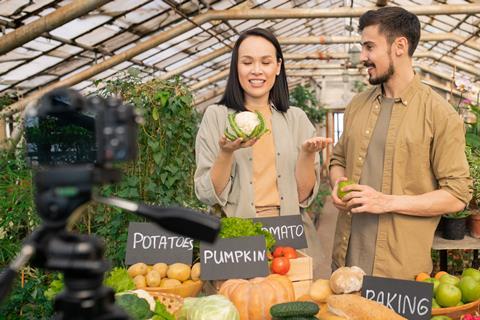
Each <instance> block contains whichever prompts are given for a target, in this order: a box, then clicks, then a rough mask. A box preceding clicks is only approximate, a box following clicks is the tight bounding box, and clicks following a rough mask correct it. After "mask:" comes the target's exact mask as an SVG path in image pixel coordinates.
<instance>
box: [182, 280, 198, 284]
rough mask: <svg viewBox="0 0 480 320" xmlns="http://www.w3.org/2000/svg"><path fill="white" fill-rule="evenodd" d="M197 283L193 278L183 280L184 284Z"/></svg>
mask: <svg viewBox="0 0 480 320" xmlns="http://www.w3.org/2000/svg"><path fill="white" fill-rule="evenodd" d="M193 283H195V281H193V280H191V279H188V280H185V281H183V282H182V284H186V285H189V284H193Z"/></svg>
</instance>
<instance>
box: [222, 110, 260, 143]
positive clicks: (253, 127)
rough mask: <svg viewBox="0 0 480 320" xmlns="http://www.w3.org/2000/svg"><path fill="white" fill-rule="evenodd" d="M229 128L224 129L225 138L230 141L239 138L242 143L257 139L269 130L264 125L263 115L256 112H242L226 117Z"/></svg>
mask: <svg viewBox="0 0 480 320" xmlns="http://www.w3.org/2000/svg"><path fill="white" fill-rule="evenodd" d="M228 123H229V125H230V129H231V130H232V131H230V130H229V128H226V129H225V137H227V139H229V140H231V141H235V140H236V139H238V138H241V139H242V140H243V141H247V140H250V139H258V138H260V137H261V136H262V135H264V134H265V133H267V132H268V131H269V130H268V129H267V127H266V125H265V119H264V118H263V115H262V114H261V113H260V112H258V111H255V112H250V111H244V112H240V113H237V114H234V113H230V114H229V115H228Z"/></svg>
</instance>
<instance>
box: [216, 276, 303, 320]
mask: <svg viewBox="0 0 480 320" xmlns="http://www.w3.org/2000/svg"><path fill="white" fill-rule="evenodd" d="M219 293H220V294H222V295H224V296H226V297H227V298H228V299H229V300H230V301H232V302H233V304H234V305H235V307H237V309H238V312H239V313H240V320H271V319H272V317H271V316H270V307H271V306H272V305H274V304H277V303H283V302H291V301H294V300H295V293H294V291H293V285H292V282H291V281H290V280H289V279H288V278H287V277H285V276H281V275H278V274H271V275H269V276H267V277H266V278H253V279H251V280H243V279H230V280H227V281H225V282H224V283H223V284H222V286H221V287H220V290H219Z"/></svg>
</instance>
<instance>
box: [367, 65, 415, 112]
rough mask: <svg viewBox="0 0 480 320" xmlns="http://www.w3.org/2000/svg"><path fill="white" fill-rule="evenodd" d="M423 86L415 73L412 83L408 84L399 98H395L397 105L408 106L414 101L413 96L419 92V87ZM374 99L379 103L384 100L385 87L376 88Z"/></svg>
mask: <svg viewBox="0 0 480 320" xmlns="http://www.w3.org/2000/svg"><path fill="white" fill-rule="evenodd" d="M420 84H421V80H420V76H419V75H418V74H416V73H415V76H414V77H413V79H412V81H410V83H409V84H408V86H407V87H406V88H405V89H404V90H403V91H402V93H401V94H400V96H399V97H398V98H395V103H402V104H403V105H404V106H407V105H408V104H409V102H410V101H411V100H412V98H413V95H414V94H415V92H417V90H418V88H419V86H420ZM374 97H375V99H377V100H378V101H381V100H382V97H383V85H379V86H377V87H376V89H375V91H374Z"/></svg>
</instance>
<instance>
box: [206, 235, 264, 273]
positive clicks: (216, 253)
mask: <svg viewBox="0 0 480 320" xmlns="http://www.w3.org/2000/svg"><path fill="white" fill-rule="evenodd" d="M200 268H201V270H202V273H201V278H202V280H226V279H247V278H254V277H265V276H267V275H268V274H269V271H268V258H267V249H266V248H265V237H263V236H254V237H240V238H231V239H220V238H218V239H217V240H216V241H215V242H214V243H212V244H210V243H204V242H201V243H200Z"/></svg>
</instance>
